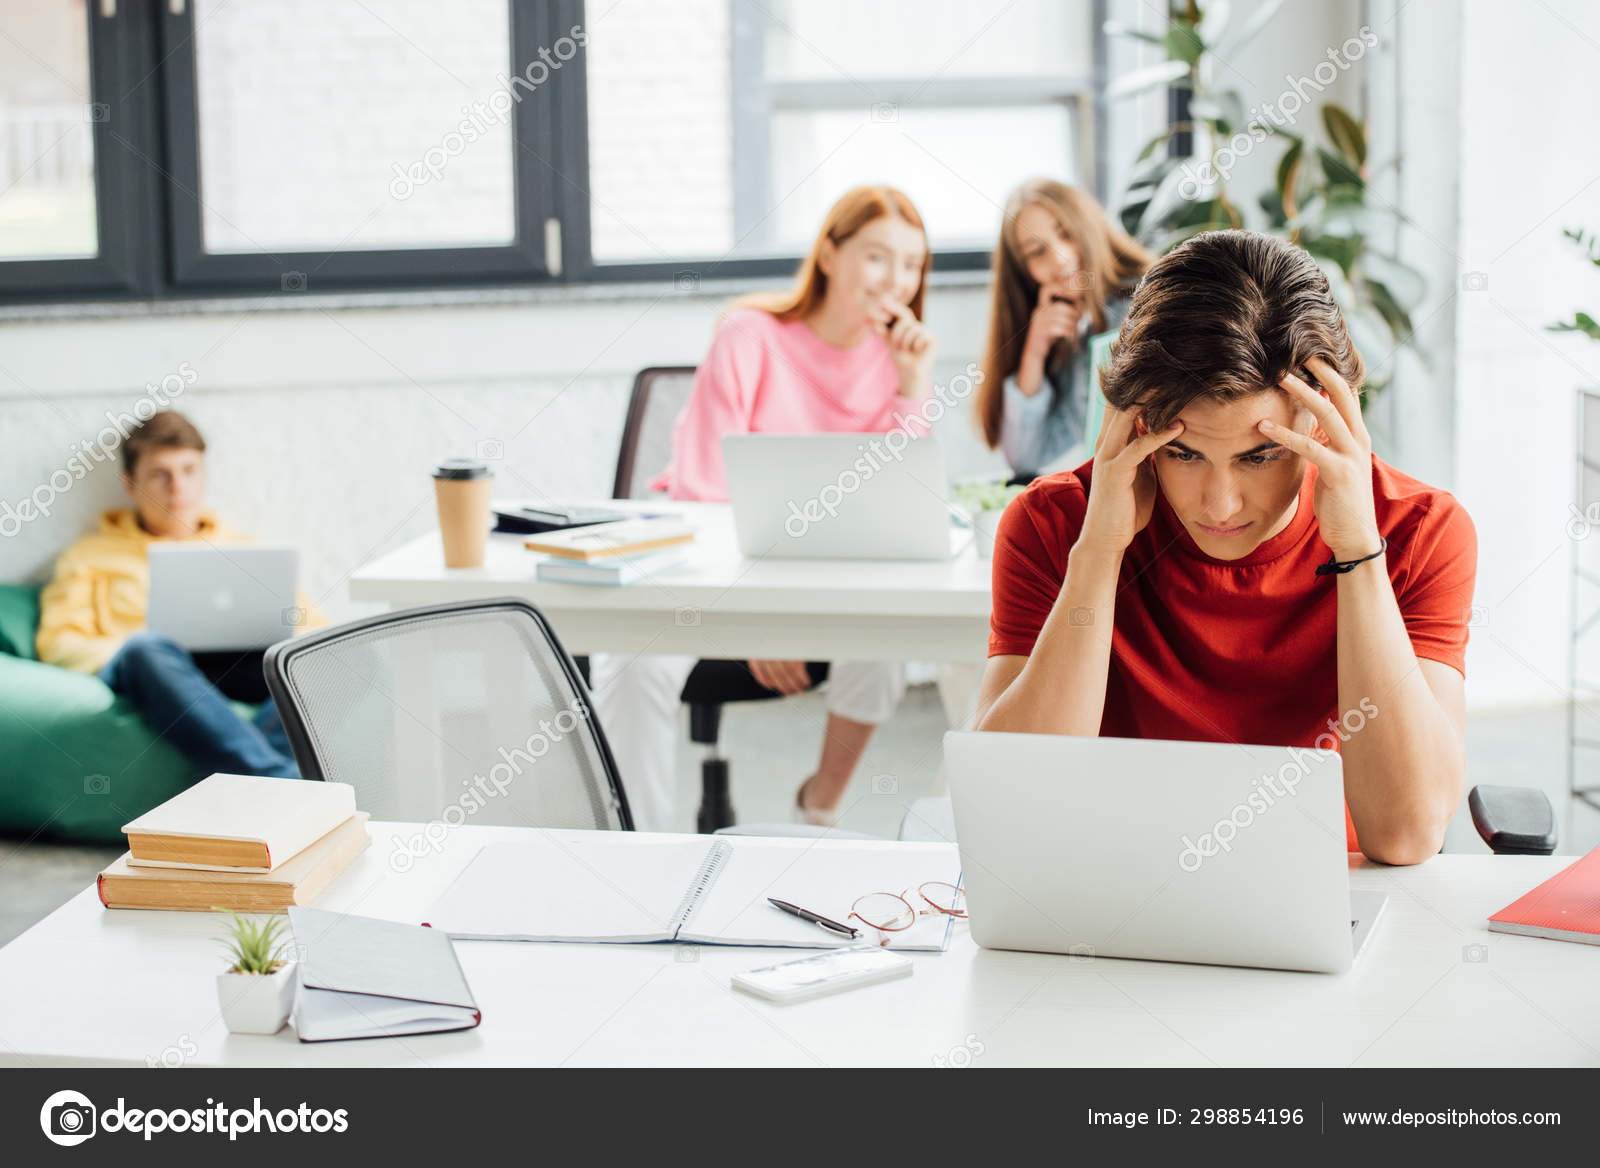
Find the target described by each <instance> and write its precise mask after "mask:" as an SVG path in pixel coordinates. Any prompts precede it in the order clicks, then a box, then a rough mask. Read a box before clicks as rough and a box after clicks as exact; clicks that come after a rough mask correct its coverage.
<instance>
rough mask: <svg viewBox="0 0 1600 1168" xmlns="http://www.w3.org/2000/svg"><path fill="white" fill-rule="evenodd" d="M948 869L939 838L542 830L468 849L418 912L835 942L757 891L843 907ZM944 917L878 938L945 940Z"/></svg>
mask: <svg viewBox="0 0 1600 1168" xmlns="http://www.w3.org/2000/svg"><path fill="white" fill-rule="evenodd" d="M960 872H961V861H960V857H959V856H958V855H957V853H956V850H955V848H953V847H951V846H950V845H949V844H946V843H897V844H893V845H887V846H886V845H885V844H883V843H880V842H877V841H861V840H832V839H826V838H823V839H802V838H791V837H765V836H715V837H711V836H683V835H666V834H656V833H647V832H606V831H576V830H575V831H564V830H563V831H553V830H552V831H541V832H538V833H536V834H533V835H530V837H529V838H528V840H527V841H526V842H517V843H500V844H489V845H488V846H486V847H484V848H482V849H480V850H479V851H478V853H477V855H476V856H474V857H473V859H472V860H471V862H470V863H468V865H467V867H466V868H464V869H463V870H462V872H461V874H460V875H459V876H458V877H457V878H456V880H455V882H454V883H453V884H452V885H451V886H450V887H449V888H448V889H446V891H445V893H444V895H443V896H441V897H440V898H439V899H438V900H437V901H436V902H434V904H433V907H432V908H431V909H429V911H428V912H427V913H426V914H425V915H424V916H423V921H424V923H426V924H428V925H431V926H432V927H433V928H436V929H441V930H443V931H444V932H446V933H448V934H449V936H450V937H451V938H452V939H454V940H466V941H600V942H612V943H623V944H626V943H638V942H650V941H688V942H693V943H696V944H701V945H760V946H769V945H770V946H792V947H796V948H805V949H823V948H835V947H837V946H838V945H840V944H841V943H843V942H842V941H841V939H840V938H839V936H838V935H837V934H834V933H830V932H828V931H827V930H826V929H823V928H820V927H818V926H817V925H814V924H811V923H809V922H807V921H802V920H799V919H798V918H796V917H792V916H790V915H788V914H787V913H784V912H781V911H780V910H778V909H776V908H774V907H773V906H772V905H770V904H769V903H768V902H767V898H768V897H777V898H778V899H780V900H787V901H790V902H792V903H794V904H798V905H801V906H803V907H805V908H808V909H811V910H812V911H813V912H817V913H820V914H822V915H823V916H826V917H830V918H832V919H833V920H836V921H844V920H845V918H846V917H848V916H849V914H850V907H851V905H853V904H854V903H855V901H856V900H857V899H858V898H859V897H861V896H863V895H865V894H867V893H869V892H903V891H905V890H907V889H910V890H912V891H911V898H912V899H913V900H916V899H917V897H916V892H915V889H916V887H917V885H919V884H923V883H926V882H928V881H943V882H945V883H948V884H954V883H956V882H957V881H958V880H959V879H960ZM954 922H955V918H953V917H950V916H946V915H944V914H941V913H933V914H930V915H928V916H923V917H918V918H917V922H916V924H914V925H913V926H912V927H911V928H909V929H907V930H905V931H904V932H901V933H897V934H892V938H893V939H892V940H891V941H890V942H889V945H888V948H890V949H904V950H922V951H933V952H938V951H943V950H944V949H945V947H946V946H947V945H949V943H950V933H951V931H952V929H953V928H954V927H955V924H954ZM849 923H850V924H853V925H856V926H857V927H861V926H860V923H859V922H856V921H851V922H849ZM866 934H867V935H868V936H871V937H876V934H874V933H872V932H871V930H867V931H866Z"/></svg>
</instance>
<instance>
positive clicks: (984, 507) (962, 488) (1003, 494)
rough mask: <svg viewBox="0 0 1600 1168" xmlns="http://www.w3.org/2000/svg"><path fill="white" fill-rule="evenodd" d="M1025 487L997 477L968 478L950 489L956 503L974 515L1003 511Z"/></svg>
mask: <svg viewBox="0 0 1600 1168" xmlns="http://www.w3.org/2000/svg"><path fill="white" fill-rule="evenodd" d="M1025 489H1026V488H1024V487H1021V486H1012V485H1011V484H1008V483H1005V482H1002V481H1000V480H998V479H969V480H967V481H966V482H961V483H957V484H956V485H955V487H954V488H953V489H952V490H951V494H952V495H953V496H954V498H955V502H956V505H957V506H959V507H962V508H965V509H966V510H967V511H969V512H970V513H972V514H974V515H976V514H977V513H978V512H980V511H1004V510H1005V509H1006V508H1007V507H1008V506H1009V505H1010V503H1011V500H1013V499H1015V498H1016V497H1017V496H1018V495H1020V494H1022V492H1023V491H1024V490H1025Z"/></svg>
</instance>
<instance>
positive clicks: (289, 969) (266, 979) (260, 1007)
mask: <svg viewBox="0 0 1600 1168" xmlns="http://www.w3.org/2000/svg"><path fill="white" fill-rule="evenodd" d="M298 982H299V969H298V968H297V967H296V964H295V963H294V962H292V961H291V962H289V963H288V964H286V965H284V966H282V967H281V968H280V969H279V970H278V971H277V972H276V973H267V974H261V973H219V974H217V1002H218V1004H219V1005H221V1007H222V1020H223V1022H225V1023H226V1024H227V1026H228V1030H229V1032H230V1033H232V1034H276V1033H277V1032H278V1031H279V1030H282V1029H283V1024H284V1023H285V1022H287V1021H288V1020H289V1011H290V1010H291V1009H292V1008H293V1007H294V991H295V986H296V984H298Z"/></svg>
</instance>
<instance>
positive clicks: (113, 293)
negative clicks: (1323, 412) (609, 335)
mask: <svg viewBox="0 0 1600 1168" xmlns="http://www.w3.org/2000/svg"><path fill="white" fill-rule="evenodd" d="M727 2H728V3H729V5H730V9H731V11H730V16H731V17H732V18H733V19H731V21H730V29H732V30H733V32H732V34H731V35H732V36H733V37H734V38H735V39H736V40H738V41H740V42H741V43H739V44H735V45H734V46H733V48H732V50H731V51H732V52H733V61H732V62H731V66H732V76H733V83H734V86H735V94H734V96H735V98H737V97H739V96H740V94H741V93H743V92H745V91H746V90H748V89H749V88H750V87H751V86H759V87H761V88H762V90H763V97H762V99H761V104H760V105H759V106H758V107H757V109H758V112H759V116H758V117H756V118H752V117H749V116H745V117H736V118H735V124H734V127H733V133H734V135H735V155H734V157H735V160H736V161H735V163H734V165H735V166H736V167H737V168H739V169H740V170H745V171H748V169H749V168H752V167H758V166H759V167H764V166H765V165H766V160H767V155H766V150H767V147H766V146H765V145H764V144H763V143H764V141H765V138H766V136H767V135H768V132H769V129H770V122H769V120H768V119H769V117H770V114H771V112H772V110H773V109H778V108H782V109H822V108H829V107H832V108H843V105H842V104H841V103H844V104H848V105H852V106H853V105H859V103H860V94H859V90H857V89H856V87H855V86H853V85H850V86H849V88H850V90H851V93H850V95H849V96H848V101H847V102H846V99H845V97H844V96H842V95H841V93H840V92H839V89H840V87H841V86H844V85H846V84H847V83H845V82H832V81H827V80H822V81H766V80H765V79H763V78H762V77H760V76H759V68H754V67H753V65H758V61H756V59H755V58H753V57H752V55H751V54H752V52H759V44H760V42H761V40H762V39H763V38H764V37H765V33H766V21H767V20H769V19H770V17H769V16H766V15H765V14H764V10H763V9H762V8H761V7H760V4H759V3H757V2H756V0H727ZM507 4H508V11H509V13H510V17H511V24H512V27H511V38H510V43H511V50H512V60H511V61H510V62H508V68H509V69H510V71H511V72H512V73H515V72H519V71H521V70H522V69H526V68H527V66H528V64H529V63H531V62H532V61H534V60H535V59H536V58H537V55H538V50H539V49H540V47H542V46H548V45H551V44H553V43H554V42H555V40H556V39H557V38H558V37H560V36H562V35H565V33H566V31H567V30H568V29H570V28H571V27H572V26H574V25H585V16H586V11H585V9H586V5H585V3H584V0H507ZM1107 4H1108V0H1090V8H1091V20H1092V25H1093V32H1094V48H1093V62H1094V68H1093V71H1092V73H1091V74H1089V75H1086V76H1079V77H1069V78H1052V79H1042V78H1041V79H1034V78H1022V79H1001V78H994V79H984V78H978V79H962V80H959V81H944V82H940V81H933V82H931V83H926V84H923V83H917V87H918V88H919V89H920V90H921V93H920V94H919V96H918V104H930V103H929V102H928V101H927V100H926V95H927V94H928V93H930V92H931V93H932V94H933V95H934V97H935V98H936V99H942V100H935V101H933V102H932V103H931V104H935V105H950V106H957V107H961V108H972V107H974V106H976V105H983V104H996V103H998V102H1000V101H1008V102H1014V101H1015V100H1016V98H1017V97H1018V96H1025V97H1040V98H1043V99H1044V100H1060V101H1065V102H1068V103H1069V104H1075V105H1076V110H1077V114H1076V119H1075V125H1076V128H1077V135H1078V142H1079V150H1080V153H1081V154H1082V155H1083V157H1084V160H1085V166H1086V168H1087V169H1086V171H1085V173H1089V174H1092V176H1093V185H1094V193H1095V194H1096V196H1097V197H1098V198H1099V199H1100V200H1101V202H1102V203H1105V202H1106V201H1107V191H1106V174H1107V167H1106V151H1105V143H1106V127H1107V115H1106V103H1105V98H1104V93H1105V87H1106V84H1107V81H1108V77H1107V45H1106V36H1105V32H1104V24H1105V18H1106V10H1107ZM85 14H86V18H87V21H88V38H89V55H90V89H91V106H92V108H93V109H94V110H96V111H97V113H98V111H100V110H102V109H103V110H104V111H105V115H106V116H105V119H104V120H103V121H98V122H96V123H95V125H94V157H95V209H96V223H97V230H98V233H99V254H98V255H96V256H94V257H84V258H62V259H49V258H46V259H18V260H3V259H0V307H3V306H12V305H16V306H25V305H29V304H37V303H41V302H44V303H62V302H75V301H117V300H130V299H131V300H139V301H148V302H157V303H159V302H162V301H176V300H186V299H206V298H220V297H238V296H259V297H274V298H276V297H279V296H282V295H284V294H286V293H288V294H293V293H298V292H305V291H310V292H315V293H322V292H340V293H360V292H372V291H426V290H430V289H439V290H447V289H461V288H473V287H482V288H505V287H531V288H539V287H553V288H559V287H563V286H575V285H599V286H604V285H611V284H626V283H636V284H649V283H654V282H656V281H663V282H667V283H668V284H669V286H671V287H673V288H675V289H679V290H688V289H693V288H698V286H699V282H700V280H701V278H706V279H752V278H765V277H783V276H787V275H789V274H791V273H792V272H793V271H794V268H795V265H796V263H797V262H798V260H799V259H800V256H799V255H797V254H794V253H792V252H788V251H781V250H775V251H771V252H765V253H756V254H749V253H747V254H742V255H738V256H729V257H726V258H723V259H720V260H718V259H707V258H705V257H694V256H683V257H674V258H672V259H667V260H659V261H655V260H644V261H622V262H596V261H595V260H594V258H593V256H592V254H591V244H590V230H591V223H590V206H589V203H590V196H589V189H588V186H589V149H588V132H589V122H588V70H587V54H586V53H579V54H577V55H576V56H574V57H573V58H572V59H571V60H570V61H568V62H565V63H564V64H563V67H562V68H561V69H559V70H552V71H551V73H550V76H549V78H548V80H546V81H545V82H543V83H541V88H540V95H541V97H542V98H544V99H546V100H540V101H520V102H518V103H517V105H516V109H515V111H514V114H513V126H512V140H513V143H514V146H515V154H514V158H513V200H514V214H515V219H516V225H517V227H516V238H515V239H513V241H512V242H511V243H510V244H508V245H501V246H488V247H438V248H426V247H425V248H385V249H360V250H354V251H344V252H340V251H329V250H304V251H294V252H284V253H280V254H263V253H251V252H220V253H209V252H206V251H204V247H203V235H202V220H201V215H202V207H201V204H200V201H199V196H198V195H197V192H198V191H199V173H200V158H199V149H200V126H199V107H198V94H197V91H196V62H195V55H194V28H195V15H194V6H193V4H192V3H173V4H167V3H156V2H155V0H121V2H120V3H118V2H117V0H86V3H85ZM752 38H754V39H755V45H754V46H752V44H750V43H748V42H749V41H750V40H751V39H752ZM879 85H880V87H881V88H882V89H883V91H884V92H886V93H890V94H892V93H893V92H894V91H895V88H896V86H897V85H898V86H902V87H904V88H906V89H910V88H912V83H911V82H908V81H905V80H903V79H902V80H900V81H897V82H891V81H884V82H880V83H879ZM735 104H737V103H735ZM746 113H747V115H748V113H749V111H748V110H747V111H746ZM758 123H759V124H758ZM752 151H753V153H752ZM741 189H743V188H742V185H741V184H740V183H739V182H737V181H736V182H735V192H736V194H735V198H736V200H745V201H748V198H749V196H748V193H747V192H746V193H745V194H740V193H739V192H740V191H741ZM740 214H741V212H740V210H739V209H738V207H737V206H736V210H735V215H736V222H737V221H738V216H739V215H740ZM743 214H744V215H745V216H746V217H747V218H748V215H749V208H748V207H746V208H745V211H744V212H743ZM989 264H990V252H989V250H988V249H966V250H955V249H944V250H936V251H935V252H934V255H933V268H934V270H935V271H941V272H959V271H978V270H983V269H986V268H987V267H988V266H989Z"/></svg>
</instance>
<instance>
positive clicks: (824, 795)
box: [593, 186, 935, 831]
mask: <svg viewBox="0 0 1600 1168" xmlns="http://www.w3.org/2000/svg"><path fill="white" fill-rule="evenodd" d="M930 266H931V254H930V252H929V249H928V238H927V233H926V232H925V231H924V229H923V226H922V218H921V216H920V215H918V214H917V210H916V208H915V207H914V206H913V205H912V203H911V200H910V199H908V198H906V196H905V195H904V194H902V193H901V192H899V191H897V190H895V189H893V188H892V187H884V186H866V187H857V188H855V189H854V190H851V191H849V192H847V193H846V194H845V195H844V197H843V198H841V199H840V200H839V201H838V202H837V203H835V204H834V206H833V208H832V210H830V211H829V212H828V215H827V217H826V219H825V220H824V222H823V224H822V229H821V230H820V231H819V232H818V234H817V239H816V242H815V244H814V245H813V246H812V248H811V251H810V253H809V254H808V255H807V256H806V258H805V259H804V260H803V261H802V263H801V265H800V269H799V272H798V273H797V276H796V279H795V283H794V286H793V287H792V288H791V289H789V290H788V291H785V292H778V293H770V294H763V295H758V296H752V297H747V298H745V299H744V300H741V301H739V302H738V303H736V304H735V305H734V306H733V307H732V308H731V309H730V310H729V311H728V312H727V313H726V314H725V315H724V316H723V317H722V319H721V320H720V321H719V322H718V323H717V327H716V332H715V335H714V336H713V338H712V341H711V348H710V350H709V351H708V352H707V354H706V357H705V360H704V361H702V362H701V364H700V367H699V369H698V370H697V372H696V374H695V382H694V388H693V390H692V392H691V394H690V397H689V401H688V403H687V404H686V405H685V407H684V410H683V413H682V415H681V416H680V417H679V418H678V420H677V423H676V425H675V427H674V430H673V442H672V461H671V463H670V465H669V466H668V467H667V469H666V472H665V473H664V474H663V475H662V476H661V478H660V479H658V480H657V482H656V483H655V484H654V485H655V486H657V487H659V488H661V489H664V490H666V491H667V493H668V494H670V495H671V497H672V498H674V499H686V500H704V501H724V500H726V499H727V497H728V488H727V480H726V476H725V470H724V467H723V461H722V436H723V435H725V434H738V433H753V432H765V433H794V434H805V433H819V432H844V433H883V432H886V431H888V430H890V429H893V428H895V427H896V426H902V425H908V424H910V425H912V426H913V427H915V425H916V422H917V416H916V405H917V403H918V401H919V399H921V398H922V397H923V396H924V395H925V394H926V393H927V391H928V388H929V385H930V375H931V371H932V366H933V358H934V351H935V346H934V341H933V337H932V335H931V334H930V333H929V332H928V329H927V327H926V326H925V325H924V324H923V323H922V304H923V295H924V291H925V284H926V279H927V274H928V270H929V267H930ZM694 664H695V659H694V658H693V657H680V656H664V655H657V656H652V657H635V658H633V659H631V660H630V659H627V658H624V657H622V656H620V655H612V654H606V655H597V656H596V657H595V658H594V661H593V669H594V683H595V684H594V690H595V698H596V705H597V708H598V709H599V712H600V716H601V718H602V720H603V722H604V724H605V725H606V726H607V727H608V737H609V738H610V739H611V743H612V746H613V749H614V752H615V754H616V756H617V764H618V768H619V769H620V771H621V773H622V778H623V781H624V783H625V784H626V786H627V791H628V799H629V803H630V804H631V805H632V806H633V808H634V809H635V818H636V820H637V821H638V826H640V827H641V828H644V829H646V830H656V831H662V830H670V829H672V828H673V827H674V826H676V820H675V819H674V815H675V805H674V804H675V800H674V767H673V760H674V758H675V756H676V751H675V746H676V738H675V732H676V728H677V724H678V712H677V710H678V702H679V696H680V694H681V693H682V690H683V684H684V681H685V679H686V678H687V677H688V675H689V672H690V671H691V670H692V669H693V668H694ZM748 666H749V669H750V672H751V674H752V675H753V676H754V678H755V679H756V681H757V682H759V683H760V684H761V686H763V687H764V688H766V689H768V690H771V691H773V692H774V693H778V694H794V693H799V692H800V691H802V690H805V689H809V688H810V687H811V686H812V684H813V682H812V680H811V674H810V671H808V669H807V667H806V662H804V661H767V660H753V661H750V662H748ZM904 690H905V680H904V671H903V669H902V667H901V666H900V665H898V664H894V663H883V662H862V661H835V662H832V663H831V665H830V668H829V676H828V695H827V698H828V702H827V705H828V723H827V728H826V730H825V732H824V734H823V742H822V749H821V754H820V757H819V759H818V762H817V767H816V769H815V770H814V771H813V772H812V773H811V774H810V775H809V776H807V777H806V778H805V780H804V781H803V782H802V783H801V785H800V788H799V790H798V791H797V792H796V795H795V801H794V808H793V812H794V817H795V818H796V819H798V820H800V821H802V822H807V823H815V824H831V823H832V822H833V821H834V818H835V813H836V809H837V806H838V803H839V799H840V797H841V796H842V795H843V793H844V790H845V787H846V786H847V785H848V783H849V781H850V776H851V774H852V773H853V772H854V770H855V767H856V763H857V762H858V761H859V759H860V757H861V754H862V752H863V751H864V750H865V749H866V746H867V742H868V740H869V739H870V738H871V736H872V732H873V730H874V729H876V727H877V725H878V723H879V722H882V721H883V720H884V719H886V718H888V717H889V715H890V714H891V713H892V712H893V711H894V708H895V706H896V705H898V704H899V701H900V697H901V695H902V694H903V693H904Z"/></svg>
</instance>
